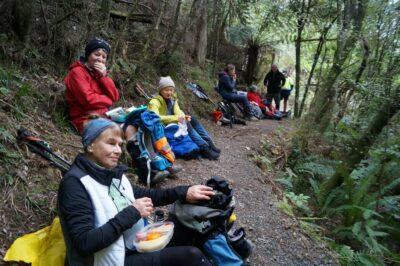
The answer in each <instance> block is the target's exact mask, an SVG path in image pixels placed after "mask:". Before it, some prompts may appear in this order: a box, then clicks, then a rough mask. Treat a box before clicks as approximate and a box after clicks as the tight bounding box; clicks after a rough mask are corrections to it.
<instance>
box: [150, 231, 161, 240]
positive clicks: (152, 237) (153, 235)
mask: <svg viewBox="0 0 400 266" xmlns="http://www.w3.org/2000/svg"><path fill="white" fill-rule="evenodd" d="M160 236H161V235H160V233H157V232H149V233H148V234H147V240H155V239H157V238H160Z"/></svg>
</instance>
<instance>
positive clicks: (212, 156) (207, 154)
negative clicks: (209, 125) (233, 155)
mask: <svg viewBox="0 0 400 266" xmlns="http://www.w3.org/2000/svg"><path fill="white" fill-rule="evenodd" d="M200 152H201V155H202V157H203V158H207V159H209V160H218V158H219V153H217V152H215V151H213V149H211V147H210V146H208V145H204V146H203V147H201V148H200Z"/></svg>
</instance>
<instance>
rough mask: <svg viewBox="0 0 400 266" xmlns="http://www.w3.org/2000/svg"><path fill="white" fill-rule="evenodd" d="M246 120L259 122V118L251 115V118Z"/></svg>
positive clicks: (248, 117)
mask: <svg viewBox="0 0 400 266" xmlns="http://www.w3.org/2000/svg"><path fill="white" fill-rule="evenodd" d="M246 120H247V121H258V118H257V117H255V116H252V115H250V116H247V117H246Z"/></svg>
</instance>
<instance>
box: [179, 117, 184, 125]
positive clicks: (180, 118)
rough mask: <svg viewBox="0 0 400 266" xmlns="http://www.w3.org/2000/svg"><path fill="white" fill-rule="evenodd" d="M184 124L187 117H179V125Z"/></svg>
mask: <svg viewBox="0 0 400 266" xmlns="http://www.w3.org/2000/svg"><path fill="white" fill-rule="evenodd" d="M183 122H185V116H184V115H180V116H178V123H181V124H183Z"/></svg>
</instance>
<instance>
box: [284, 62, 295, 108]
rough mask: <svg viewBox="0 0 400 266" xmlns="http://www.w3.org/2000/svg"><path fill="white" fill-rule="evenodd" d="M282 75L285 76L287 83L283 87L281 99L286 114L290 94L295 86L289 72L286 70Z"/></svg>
mask: <svg viewBox="0 0 400 266" xmlns="http://www.w3.org/2000/svg"><path fill="white" fill-rule="evenodd" d="M282 74H283V75H284V76H285V79H286V82H285V84H283V86H282V90H281V99H282V100H283V112H284V113H286V108H287V102H288V100H289V96H290V92H291V91H292V89H293V86H294V85H293V80H292V78H291V77H290V76H289V72H288V71H287V70H286V69H284V70H283V71H282Z"/></svg>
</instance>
